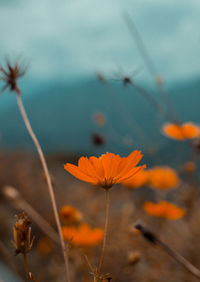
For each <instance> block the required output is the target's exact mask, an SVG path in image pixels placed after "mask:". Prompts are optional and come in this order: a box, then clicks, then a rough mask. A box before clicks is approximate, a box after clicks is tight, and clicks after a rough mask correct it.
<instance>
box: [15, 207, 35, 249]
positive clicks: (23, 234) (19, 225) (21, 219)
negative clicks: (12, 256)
mask: <svg viewBox="0 0 200 282" xmlns="http://www.w3.org/2000/svg"><path fill="white" fill-rule="evenodd" d="M16 218H17V221H16V223H15V225H14V228H13V237H14V247H15V249H16V255H17V254H19V253H22V254H26V253H28V252H29V251H30V250H31V249H32V246H33V240H34V238H33V239H31V221H30V220H29V218H28V217H27V216H26V215H25V213H24V212H22V213H20V214H19V215H17V216H16Z"/></svg>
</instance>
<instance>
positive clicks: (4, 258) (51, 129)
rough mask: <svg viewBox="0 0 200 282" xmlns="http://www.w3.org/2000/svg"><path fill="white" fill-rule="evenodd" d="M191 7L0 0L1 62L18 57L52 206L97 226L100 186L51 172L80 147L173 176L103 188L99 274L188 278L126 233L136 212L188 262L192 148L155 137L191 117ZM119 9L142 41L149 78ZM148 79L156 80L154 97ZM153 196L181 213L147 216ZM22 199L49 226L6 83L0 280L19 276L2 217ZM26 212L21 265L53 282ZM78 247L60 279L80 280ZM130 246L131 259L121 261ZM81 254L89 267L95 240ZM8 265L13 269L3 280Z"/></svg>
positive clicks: (194, 252)
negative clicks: (135, 154) (27, 249)
mask: <svg viewBox="0 0 200 282" xmlns="http://www.w3.org/2000/svg"><path fill="white" fill-rule="evenodd" d="M199 14H200V1H199V0H190V1H188V0H177V1H173V0H162V1H160V0H151V1H149V0H133V1H131V0H110V1H108V0H101V1H97V0H59V1H56V0H51V1H49V0H43V1H41V0H34V1H30V0H29V1H27V0H0V66H3V67H4V66H5V65H6V61H7V60H9V61H10V62H14V63H15V62H19V63H20V64H21V65H22V66H28V68H27V73H26V74H25V76H24V77H23V78H20V80H19V86H20V89H21V92H22V99H23V102H24V105H25V108H26V111H27V114H28V116H29V118H30V122H31V124H32V127H33V130H34V132H35V133H36V135H37V137H38V139H39V141H40V143H41V146H42V148H43V150H44V152H45V155H46V156H47V163H48V166H49V169H50V172H51V176H52V179H53V183H54V190H55V195H56V202H57V205H58V209H60V208H61V207H62V206H65V205H72V206H74V207H76V208H77V209H79V210H80V211H81V212H82V213H83V215H84V220H85V222H87V223H88V224H90V225H91V226H92V227H103V226H104V212H105V202H104V200H105V197H104V195H103V192H102V191H101V190H100V189H94V187H91V185H88V184H86V183H83V182H81V181H79V180H76V179H75V178H74V177H72V176H71V175H70V174H68V173H66V171H64V169H63V165H64V163H66V162H73V163H76V162H77V160H78V157H79V156H81V155H85V156H89V155H96V156H99V155H100V154H102V153H105V152H113V153H117V154H118V153H119V154H120V155H122V156H127V155H128V154H129V153H131V152H132V151H133V150H135V149H138V150H142V153H143V154H144V157H143V159H142V161H141V163H143V164H144V163H145V164H147V168H150V167H153V166H160V165H167V166H170V167H172V168H173V169H175V170H176V171H175V172H176V173H177V174H178V175H179V177H180V182H179V187H178V188H179V189H172V190H170V191H169V192H168V191H155V189H154V190H153V189H148V188H147V187H142V188H141V189H132V190H131V189H129V190H128V189H126V188H123V187H120V186H116V188H114V189H113V190H112V194H111V202H112V206H111V219H110V222H111V223H110V226H109V232H110V234H112V236H111V239H109V240H110V241H109V244H108V250H106V251H107V253H106V260H105V269H104V271H105V272H106V271H107V272H111V273H112V275H113V276H112V277H113V281H119V282H120V281H125V280H126V281H136V282H137V281H144V282H150V281H163V282H165V281H166V282H167V281H169V280H170V281H171V282H178V281H181V282H182V281H186V282H188V281H194V282H195V281H196V278H192V277H191V274H190V273H187V272H186V271H184V270H183V268H182V267H181V266H178V265H177V264H176V263H175V262H174V261H173V260H172V259H171V258H169V257H168V256H167V255H166V254H164V253H160V252H159V251H158V250H155V249H153V248H152V246H149V245H148V243H146V242H145V241H144V240H143V239H142V238H140V236H137V234H136V233H134V231H133V230H132V229H133V228H132V227H133V222H135V221H136V220H137V219H138V218H141V219H144V221H145V222H147V224H148V226H150V227H152V229H153V230H154V231H155V232H156V234H158V236H160V237H161V238H162V239H163V240H164V241H165V242H166V243H167V244H169V246H171V247H172V248H174V249H176V250H178V251H180V253H181V254H183V255H184V256H185V257H187V258H188V259H189V260H190V261H191V262H192V263H193V264H194V265H197V266H198V263H199V261H198V258H199V252H200V245H199V243H198V238H199V236H200V230H199V225H200V211H199V206H200V202H199V184H198V181H197V180H198V175H199V173H198V158H197V157H198V156H197V154H196V153H197V152H196V151H195V150H192V149H191V146H188V144H189V143H187V142H178V141H177V140H172V139H170V138H166V136H164V135H163V134H162V126H163V124H164V123H165V122H171V121H174V120H175V119H177V117H178V121H179V122H180V123H182V122H185V121H192V122H194V123H196V124H197V125H199V122H200V117H199V105H200V103H199V102H200V97H199V94H200V93H199V92H200V77H199V75H200V59H199V58H200V56H199V55H200V48H199V47H200V31H199V26H200V16H199ZM127 15H128V16H127ZM127 17H128V18H129V19H131V21H133V22H134V24H135V27H136V29H137V31H138V33H139V36H140V38H142V40H143V43H144V46H145V50H146V52H147V53H148V59H149V60H150V61H151V68H153V75H152V72H149V68H148V65H147V64H146V61H145V60H144V53H143V54H142V53H141V51H142V48H141V45H140V48H138V43H139V42H140V39H137V36H133V34H132V31H133V30H130V28H129V26H128V25H127ZM124 77H128V78H130V79H131V80H133V82H134V83H135V84H136V85H138V86H140V87H142V89H145V91H146V92H145V93H147V94H148V95H150V96H149V97H153V99H154V101H156V103H158V104H159V105H161V106H162V107H163V108H164V109H165V110H166V111H167V115H168V116H167V118H166V116H165V115H162V114H161V113H160V111H159V110H158V109H155V107H153V106H152V104H151V103H149V102H148V101H147V100H146V99H144V97H143V95H142V94H141V92H140V91H139V92H138V91H137V89H135V87H133V86H132V85H131V84H127V85H124V83H123V78H124ZM156 77H157V79H158V78H160V79H161V78H162V80H163V87H164V88H163V89H164V91H165V96H164V97H165V99H163V97H162V95H161V93H160V92H159V90H158V85H156V83H155V78H156ZM1 86H2V87H3V82H1V81H0V87H1ZM166 97H167V101H168V102H167V103H166ZM97 117H98V118H97ZM99 118H100V119H99ZM189 145H191V143H190V144H189ZM198 145H199V143H198ZM195 160H197V162H195V163H192V165H193V167H194V170H192V171H189V172H188V171H186V169H185V167H184V165H185V162H188V161H195ZM195 173H196V174H195ZM165 180H166V178H165ZM169 180H170V179H169ZM164 184H165V183H164ZM7 185H11V186H13V187H14V189H16V191H18V193H19V198H18V197H17V199H14V200H11V199H10V198H9V197H7V196H5V193H4V191H5V186H6V187H7ZM173 188H174V187H173ZM161 189H162V187H161ZM83 199H84V201H83ZM161 200H169V201H171V202H174V203H176V204H178V205H179V206H180V207H183V208H185V209H186V216H185V217H184V218H183V219H180V220H179V221H169V220H166V219H161V218H155V217H150V216H149V215H148V214H146V213H145V212H144V210H143V209H142V206H143V203H144V201H156V202H158V201H161ZM23 201H24V202H25V205H24V202H23ZM22 203H23V205H22ZM27 203H28V205H31V207H32V208H34V209H35V210H36V211H37V212H39V214H40V215H41V216H42V217H43V218H45V219H46V220H47V221H48V222H49V223H50V225H51V226H52V227H54V228H55V229H56V225H55V220H54V216H53V213H52V208H51V203H50V199H49V196H48V190H47V185H46V182H45V177H44V175H43V171H42V167H41V164H40V162H39V159H38V156H37V154H36V150H35V147H34V145H33V142H32V140H31V138H30V136H29V135H28V133H27V131H26V128H25V125H24V123H23V120H22V118H21V115H20V112H19V109H18V107H17V103H16V97H15V93H9V91H6V92H4V93H2V94H1V96H0V221H1V226H0V253H1V254H2V255H1V257H0V260H1V262H4V264H0V269H2V270H1V274H0V275H2V277H1V276H0V279H3V280H4V281H5V282H7V281H8V282H15V281H24V268H23V264H22V261H21V260H20V259H21V258H19V256H18V257H14V256H13V254H14V250H13V246H12V245H11V243H10V241H11V239H12V236H13V235H12V229H13V224H14V215H15V214H17V213H19V211H20V210H21V209H25V208H26V207H27ZM25 211H26V210H25ZM28 215H29V217H30V218H31V220H32V221H33V234H34V235H35V237H36V239H35V242H34V248H33V250H32V251H31V253H30V255H29V257H28V259H29V263H30V268H31V270H33V272H34V274H36V276H37V281H39V282H42V281H52V282H55V281H58V282H59V281H63V277H64V274H63V273H64V270H63V260H62V257H61V253H60V249H59V246H58V245H56V244H54V242H51V245H50V248H49V249H48V250H47V251H48V252H46V250H45V252H46V253H45V252H44V249H43V250H42V251H41V249H40V250H38V245H39V242H40V239H45V240H46V239H49V238H48V237H47V236H46V234H44V233H43V232H42V231H41V230H40V228H39V227H38V223H37V220H34V217H33V218H32V217H31V215H30V214H28ZM110 234H109V235H110ZM45 236H46V237H45ZM191 242H192V244H191ZM79 251H80V250H77V249H76V248H74V249H73V248H72V250H70V267H71V276H72V278H73V279H72V281H83V282H86V281H87V282H90V281H91V279H90V278H91V277H89V276H88V272H89V270H88V266H87V265H86V264H85V262H84V260H83V259H81V258H82V256H83V254H84V252H85V250H84V251H82V250H81V252H79ZM87 251H88V250H87ZM130 252H131V254H132V255H136V254H137V255H136V258H138V259H137V260H136V261H132V262H131V263H130V261H128V258H129V260H130ZM87 254H88V255H89V256H90V258H91V261H92V263H93V265H97V260H98V257H99V254H100V246H97V247H96V246H95V248H94V249H92V251H91V250H90V251H88V253H87ZM119 254H120V255H119ZM138 254H139V255H138ZM132 257H134V256H132ZM113 258H115V259H116V260H115V261H114V262H113ZM138 262H139V263H138ZM130 264H131V266H130ZM116 266H117V267H116ZM8 267H9V268H10V269H11V268H12V270H13V272H14V273H15V274H13V275H15V276H14V278H13V277H11V278H10V276H9V275H11V274H10V273H9V271H8V269H7V268H8ZM3 272H5V273H6V274H3ZM17 273H18V276H19V279H18V278H17V276H16V274H17ZM83 274H84V275H83ZM88 277H89V278H88ZM82 278H83V279H82ZM81 279H82V280H81Z"/></svg>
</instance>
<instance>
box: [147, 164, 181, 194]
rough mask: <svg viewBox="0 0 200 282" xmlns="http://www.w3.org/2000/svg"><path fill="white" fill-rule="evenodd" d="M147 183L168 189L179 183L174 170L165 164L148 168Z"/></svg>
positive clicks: (154, 186)
mask: <svg viewBox="0 0 200 282" xmlns="http://www.w3.org/2000/svg"><path fill="white" fill-rule="evenodd" d="M148 184H149V185H150V186H151V187H153V188H158V189H163V190H168V189H172V188H175V187H176V186H178V184H179V177H178V175H177V173H176V171H175V170H174V169H172V168H170V167H167V166H160V167H159V166H158V167H154V168H151V169H149V170H148Z"/></svg>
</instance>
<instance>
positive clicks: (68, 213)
mask: <svg viewBox="0 0 200 282" xmlns="http://www.w3.org/2000/svg"><path fill="white" fill-rule="evenodd" d="M82 218H83V215H82V214H81V212H79V211H78V210H77V209H75V208H74V207H72V206H64V207H62V208H61V210H60V219H61V221H62V222H63V223H64V224H72V223H77V222H80V221H81V220H82Z"/></svg>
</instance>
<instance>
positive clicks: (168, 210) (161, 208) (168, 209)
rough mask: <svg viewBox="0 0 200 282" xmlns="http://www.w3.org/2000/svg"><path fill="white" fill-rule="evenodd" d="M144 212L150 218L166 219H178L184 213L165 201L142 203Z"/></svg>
mask: <svg viewBox="0 0 200 282" xmlns="http://www.w3.org/2000/svg"><path fill="white" fill-rule="evenodd" d="M144 210H145V211H146V212H147V213H148V214H149V215H152V216H157V217H164V218H167V219H179V218H181V217H183V216H184V215H185V213H186V211H185V209H182V208H179V207H177V206H176V205H174V204H170V203H168V202H166V201H162V202H159V203H157V204H154V203H152V202H146V203H144Z"/></svg>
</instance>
